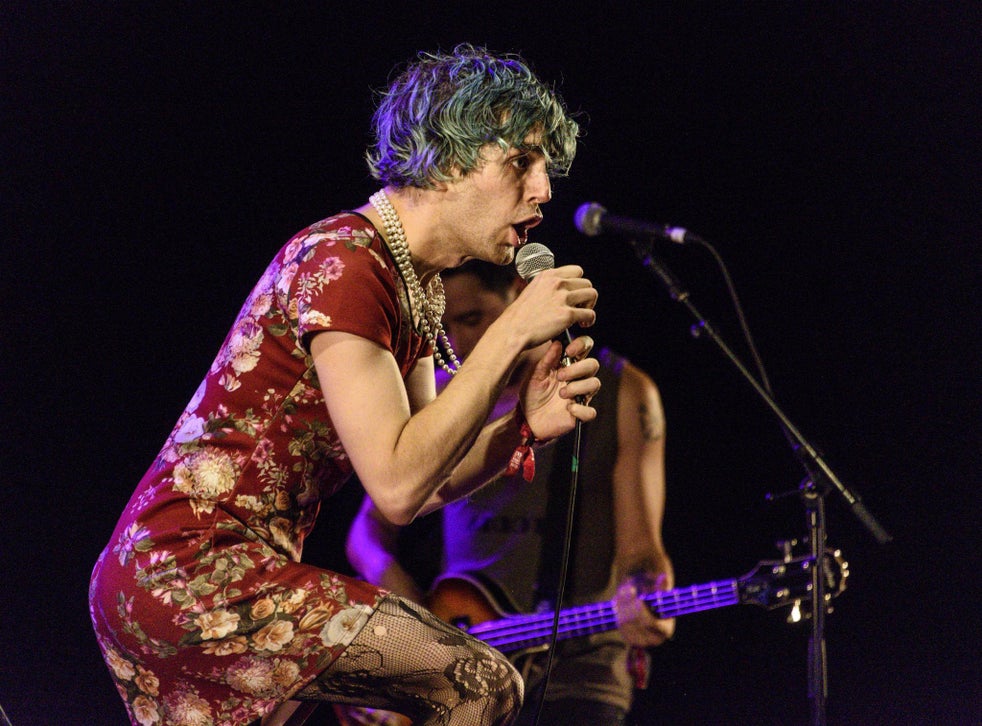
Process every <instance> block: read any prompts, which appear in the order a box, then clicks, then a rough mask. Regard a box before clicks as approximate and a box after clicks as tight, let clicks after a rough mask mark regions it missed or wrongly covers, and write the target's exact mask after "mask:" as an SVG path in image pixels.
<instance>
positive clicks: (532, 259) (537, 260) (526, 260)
mask: <svg viewBox="0 0 982 726" xmlns="http://www.w3.org/2000/svg"><path fill="white" fill-rule="evenodd" d="M555 266H556V256H555V255H554V254H552V250H550V249H549V248H548V247H546V246H545V245H543V244H539V243H538V242H526V243H525V244H524V245H522V246H521V247H519V248H518V252H517V253H515V269H516V270H517V271H518V276H519V277H521V278H522V279H523V280H525V282H531V281H532V278H533V277H535V276H536V275H538V274H539V273H540V272H542V271H543V270H551V269H552V268H553V267H555ZM556 340H558V341H559V342H561V343H562V344H563V351H565V350H566V346H567V345H569V344H570V343H572V342H573V338H572V336H571V335H570V334H569V328H567V329H566V330H564V331H563V332H562V333H561V334H560V336H559V337H558V338H556ZM572 362H573V361H572V360H571V359H570V358H569V357H568V356H567V355H566V354H565V352H564V353H563V357H562V359H561V360H560V362H559V363H560V365H562V366H568V365H569V364H570V363H572Z"/></svg>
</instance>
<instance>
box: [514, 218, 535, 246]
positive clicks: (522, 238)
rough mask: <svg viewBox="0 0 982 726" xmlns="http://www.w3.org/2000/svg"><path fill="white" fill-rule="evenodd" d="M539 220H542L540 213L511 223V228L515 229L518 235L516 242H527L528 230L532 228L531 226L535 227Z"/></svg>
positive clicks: (521, 243)
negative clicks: (516, 222)
mask: <svg viewBox="0 0 982 726" xmlns="http://www.w3.org/2000/svg"><path fill="white" fill-rule="evenodd" d="M541 221H542V215H538V214H537V215H534V216H532V217H529V218H528V219H523V220H522V221H521V222H519V223H518V224H513V225H512V228H513V229H514V230H515V233H516V234H517V235H518V243H519V244H520V245H523V244H525V243H526V242H528V239H529V230H530V229H532V227H535V226H536V225H537V224H539V222H541Z"/></svg>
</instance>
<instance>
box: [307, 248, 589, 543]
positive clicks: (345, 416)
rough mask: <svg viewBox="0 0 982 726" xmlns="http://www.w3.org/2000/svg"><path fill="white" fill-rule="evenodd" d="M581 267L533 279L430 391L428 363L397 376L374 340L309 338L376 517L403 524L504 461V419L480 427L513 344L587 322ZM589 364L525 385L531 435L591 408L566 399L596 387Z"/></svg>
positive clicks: (512, 431) (508, 427) (548, 431)
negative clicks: (438, 388) (449, 376)
mask: <svg viewBox="0 0 982 726" xmlns="http://www.w3.org/2000/svg"><path fill="white" fill-rule="evenodd" d="M582 274H583V272H582V270H581V269H580V268H579V267H576V266H572V265H570V266H566V267H560V268H557V269H555V270H550V271H549V272H548V273H543V274H541V275H539V276H538V277H537V279H536V280H535V281H534V282H533V284H530V285H529V286H528V287H526V289H525V290H523V291H522V294H521V295H520V296H519V299H518V300H516V302H515V303H514V304H512V305H510V306H509V307H508V309H507V310H506V311H505V313H504V314H502V315H501V317H500V318H498V320H496V321H495V322H494V323H493V324H492V325H491V326H490V327H489V328H488V331H487V332H486V333H485V335H484V336H483V337H482V338H481V340H480V341H479V342H478V344H477V346H476V347H475V348H474V351H473V352H472V353H471V355H470V356H469V357H468V361H467V364H466V365H464V366H463V367H462V368H461V370H460V371H459V372H458V373H457V375H456V376H455V377H454V380H453V381H452V382H451V383H450V385H448V386H447V388H446V390H445V391H443V392H442V393H441V394H440V395H439V396H436V394H435V384H434V378H433V363H432V359H429V358H428V359H424V360H422V361H420V362H419V363H418V364H417V366H416V367H415V369H414V370H413V371H412V372H411V373H410V374H409V376H408V377H407V380H406V381H405V383H403V380H402V377H401V376H400V374H399V370H398V367H397V365H396V362H395V359H394V358H393V357H392V354H391V353H389V352H388V351H387V350H384V349H383V348H381V347H380V346H378V345H376V344H375V343H373V342H371V341H369V340H367V339H364V338H360V337H358V336H355V335H351V334H349V333H344V332H339V331H328V332H323V333H319V334H318V335H316V336H315V337H314V338H313V340H312V341H311V353H312V355H313V358H314V363H315V366H316V368H317V375H318V378H319V380H320V385H321V389H322V391H323V392H324V399H325V402H326V404H327V408H328V411H329V412H330V416H331V421H332V423H333V424H334V426H335V428H336V430H337V432H338V435H339V436H340V438H341V442H342V445H343V446H344V448H345V451H346V452H347V454H348V456H349V458H350V459H351V462H352V465H353V466H354V469H355V471H356V472H357V473H358V476H359V479H360V480H361V482H362V484H363V486H364V487H365V491H366V492H367V493H368V495H369V496H370V497H372V499H373V500H374V501H375V504H376V505H377V506H378V508H379V510H380V511H381V512H382V514H383V515H384V516H385V517H386V518H387V519H389V520H390V521H392V522H394V523H396V524H407V523H409V522H410V521H412V519H413V518H414V517H416V516H417V515H418V514H420V513H425V512H427V511H432V510H433V509H435V508H437V507H439V506H441V505H442V504H444V503H446V502H447V501H451V500H453V499H456V498H458V497H460V496H464V495H466V494H468V493H470V492H471V491H473V490H474V489H475V488H477V487H478V486H480V485H481V484H484V483H485V482H486V481H487V479H488V478H489V476H490V474H489V472H490V473H492V474H493V473H494V472H496V471H498V470H500V468H501V467H503V466H504V465H505V464H506V463H507V459H508V457H509V456H510V454H511V451H513V450H514V448H515V445H516V444H517V443H518V441H519V427H518V423H517V419H516V416H515V414H514V413H512V414H509V415H508V416H506V417H504V418H502V419H498V420H497V421H493V422H491V423H490V424H488V425H486V426H485V424H484V422H485V420H486V419H487V416H488V414H489V413H490V411H491V408H492V406H493V405H494V402H495V401H496V400H497V398H498V396H499V395H500V393H501V390H502V388H503V386H504V384H505V382H506V381H507V380H508V377H509V374H510V372H511V369H512V367H513V366H514V364H515V362H516V360H517V359H518V356H519V354H520V353H521V352H522V351H523V350H525V349H527V348H531V347H534V346H536V345H538V344H540V343H542V342H543V341H546V340H549V339H551V338H553V337H555V336H556V335H558V334H559V333H560V332H561V331H562V330H564V329H565V328H567V327H569V326H571V325H575V324H583V325H590V324H592V323H593V320H594V317H595V315H594V312H593V309H592V307H593V304H594V302H595V300H596V291H595V290H594V289H593V287H592V286H591V285H590V283H589V281H587V280H584V279H583V277H582ZM554 348H555V349H556V351H557V352H555V353H554V355H555V358H556V360H558V356H559V353H558V348H559V346H558V345H556V346H554ZM597 367H598V366H597V362H596V360H594V359H592V358H586V359H583V360H580V361H578V362H577V363H575V364H574V365H572V366H569V367H568V368H563V369H559V370H556V369H552V370H550V371H548V372H547V373H546V374H545V375H544V376H540V378H539V379H537V380H536V381H535V385H534V387H533V388H532V390H531V392H530V395H529V397H528V399H527V402H528V404H529V406H530V408H529V410H528V412H527V413H528V416H529V422H530V423H531V424H532V425H533V428H534V430H535V433H536V435H537V436H540V437H542V438H551V437H554V436H556V435H559V434H561V433H563V432H565V431H568V430H569V429H570V428H572V426H573V424H574V423H575V420H576V419H577V418H579V419H583V420H590V419H592V418H593V417H594V416H595V415H596V411H595V410H594V409H593V408H592V407H590V406H589V405H582V404H579V403H575V402H574V401H573V399H574V398H575V397H576V396H586V397H589V396H592V395H593V394H594V393H596V391H597V390H598V389H599V386H600V381H599V380H598V379H597V378H596V377H595V373H596V370H597Z"/></svg>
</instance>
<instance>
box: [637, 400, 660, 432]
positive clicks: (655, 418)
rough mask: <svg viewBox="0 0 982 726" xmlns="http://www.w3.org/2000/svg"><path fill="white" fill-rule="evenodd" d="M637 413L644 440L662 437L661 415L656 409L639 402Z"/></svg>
mask: <svg viewBox="0 0 982 726" xmlns="http://www.w3.org/2000/svg"><path fill="white" fill-rule="evenodd" d="M638 415H639V416H640V419H641V434H642V435H643V436H644V438H645V441H657V440H658V439H660V438H661V437H662V432H663V427H662V420H661V416H659V415H658V412H657V411H653V410H651V409H650V408H649V407H648V404H646V403H641V404H640V405H639V406H638Z"/></svg>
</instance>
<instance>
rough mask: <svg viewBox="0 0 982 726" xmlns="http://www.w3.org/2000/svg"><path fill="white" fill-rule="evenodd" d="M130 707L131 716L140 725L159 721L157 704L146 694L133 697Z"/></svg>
mask: <svg viewBox="0 0 982 726" xmlns="http://www.w3.org/2000/svg"><path fill="white" fill-rule="evenodd" d="M130 708H132V709H133V717H134V718H135V719H136V721H137V723H139V724H140V726H154V724H159V723H160V713H159V712H158V711H157V704H156V703H155V702H154V701H153V700H151V699H149V698H147V697H146V696H143V695H140V696H137V697H136V698H134V699H133V703H132V704H131V705H130ZM181 723H184V722H183V721H182V722H181Z"/></svg>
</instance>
